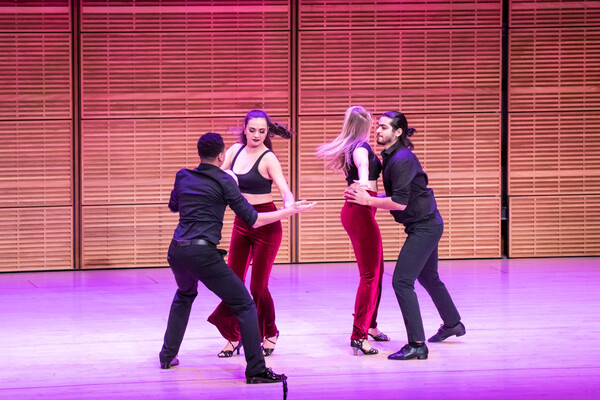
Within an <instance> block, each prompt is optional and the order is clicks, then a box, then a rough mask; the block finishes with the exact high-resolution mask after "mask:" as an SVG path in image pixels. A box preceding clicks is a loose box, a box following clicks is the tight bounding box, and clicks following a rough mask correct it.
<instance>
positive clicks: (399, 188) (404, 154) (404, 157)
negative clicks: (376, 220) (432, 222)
mask: <svg viewBox="0 0 600 400" xmlns="http://www.w3.org/2000/svg"><path fill="white" fill-rule="evenodd" d="M381 158H382V159H383V186H384V188H385V194H386V196H388V197H391V198H392V200H393V201H394V202H396V203H398V204H402V205H405V206H406V208H405V209H404V210H402V211H400V210H390V213H391V214H392V215H393V216H394V219H395V220H396V222H399V223H401V224H404V225H407V224H410V223H414V222H419V221H423V220H426V219H428V218H430V217H431V216H432V215H433V214H435V212H436V210H437V203H436V202H435V197H434V196H433V190H431V189H429V188H427V183H428V179H427V174H426V173H425V172H424V171H423V168H422V167H421V163H420V162H419V159H418V158H417V156H415V155H414V153H413V152H412V151H410V150H409V149H407V148H406V147H405V146H403V145H402V144H401V143H400V142H399V141H398V142H396V143H395V144H394V145H393V146H391V147H390V148H388V149H387V150H384V151H382V152H381Z"/></svg>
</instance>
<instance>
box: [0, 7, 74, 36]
mask: <svg viewBox="0 0 600 400" xmlns="http://www.w3.org/2000/svg"><path fill="white" fill-rule="evenodd" d="M0 30H1V31H4V32H6V31H10V32H59V31H62V32H68V31H70V30H71V2H70V1H69V0H36V1H23V0H3V1H2V2H1V3H0Z"/></svg>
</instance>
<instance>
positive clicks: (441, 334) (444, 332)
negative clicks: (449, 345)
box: [427, 322, 467, 343]
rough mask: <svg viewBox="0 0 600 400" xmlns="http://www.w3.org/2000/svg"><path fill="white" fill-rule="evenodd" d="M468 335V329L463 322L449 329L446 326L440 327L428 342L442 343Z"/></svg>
mask: <svg viewBox="0 0 600 400" xmlns="http://www.w3.org/2000/svg"><path fill="white" fill-rule="evenodd" d="M465 333H467V329H466V328H465V326H464V325H463V323H462V322H459V323H458V324H456V325H454V326H453V327H451V328H450V327H447V326H446V325H443V324H442V325H440V329H438V331H437V333H436V334H435V335H433V336H432V337H430V338H429V339H428V340H427V341H428V342H431V343H435V342H441V341H442V340H446V339H448V338H449V337H450V336H454V335H456V336H462V335H464V334H465Z"/></svg>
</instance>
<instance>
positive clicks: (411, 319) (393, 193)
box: [345, 111, 466, 360]
mask: <svg viewBox="0 0 600 400" xmlns="http://www.w3.org/2000/svg"><path fill="white" fill-rule="evenodd" d="M414 132H415V130H414V129H413V128H408V123H407V121H406V117H405V116H404V114H402V113H400V112H397V111H388V112H386V113H385V114H383V115H382V116H381V118H380V119H379V125H378V128H377V144H379V145H382V146H383V147H384V149H385V150H384V151H383V152H382V153H381V155H382V157H383V185H384V187H385V196H386V197H377V198H376V197H372V196H371V195H369V193H368V192H367V190H366V189H365V187H363V186H354V187H349V188H348V189H346V191H345V197H346V199H347V200H348V201H350V202H353V203H357V204H363V205H368V206H372V207H377V208H384V209H387V210H390V213H391V214H392V215H393V216H394V219H395V220H396V222H398V223H401V224H403V225H404V227H405V229H404V231H405V232H406V233H407V235H408V236H407V237H406V241H405V242H404V245H403V246H402V250H400V254H399V255H398V261H397V262H396V267H395V269H394V276H393V278H392V284H393V286H394V292H395V293H396V298H397V299H398V304H399V305H400V310H401V311H402V316H403V318H404V324H405V326H406V333H407V335H408V344H406V345H405V346H404V347H402V349H400V350H399V351H398V352H396V353H394V354H391V355H390V356H388V358H389V359H390V360H410V359H413V358H417V359H420V360H424V359H427V357H428V354H429V351H428V349H427V346H426V345H425V332H424V330H423V321H422V320H421V311H420V309H419V302H418V300H417V295H416V293H415V281H416V280H417V279H418V280H419V283H420V284H421V285H422V286H423V287H424V288H425V289H426V290H427V293H429V295H430V296H431V299H432V300H433V303H434V305H435V307H436V308H437V310H438V312H439V314H440V316H441V318H442V321H443V322H444V323H443V324H442V326H441V327H440V329H439V330H438V332H437V333H436V334H435V335H434V336H432V337H431V338H429V341H430V342H441V341H442V340H444V339H447V338H448V337H450V336H454V335H456V336H462V335H464V334H465V332H466V330H465V326H464V325H463V324H462V322H460V315H459V313H458V310H457V309H456V307H455V306H454V303H453V302H452V298H451V297H450V294H449V293H448V290H447V289H446V286H445V285H444V284H443V283H442V282H441V281H440V278H439V275H438V243H439V241H440V238H441V237H442V232H443V230H444V221H443V220H442V217H441V216H440V213H439V211H438V209H437V203H436V201H435V197H434V196H433V191H432V190H431V189H429V188H427V183H428V179H427V175H426V174H425V172H424V171H423V168H421V164H420V162H419V160H418V159H417V157H416V156H415V154H414V153H413V152H412V149H413V144H412V143H411V141H410V139H409V136H412V134H413V133H414Z"/></svg>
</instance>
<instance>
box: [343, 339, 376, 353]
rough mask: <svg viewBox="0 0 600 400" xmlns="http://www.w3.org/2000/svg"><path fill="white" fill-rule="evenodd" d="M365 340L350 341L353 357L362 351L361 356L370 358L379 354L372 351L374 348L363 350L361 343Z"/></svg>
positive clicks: (374, 350)
mask: <svg viewBox="0 0 600 400" xmlns="http://www.w3.org/2000/svg"><path fill="white" fill-rule="evenodd" d="M365 340H366V339H350V347H352V351H353V352H354V355H355V356H356V355H358V351H359V350H360V351H362V352H363V354H365V355H367V356H371V355H374V354H377V353H379V350H377V349H374V348H372V347H371V348H370V349H369V350H365V349H364V348H363V343H364V341H365Z"/></svg>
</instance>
